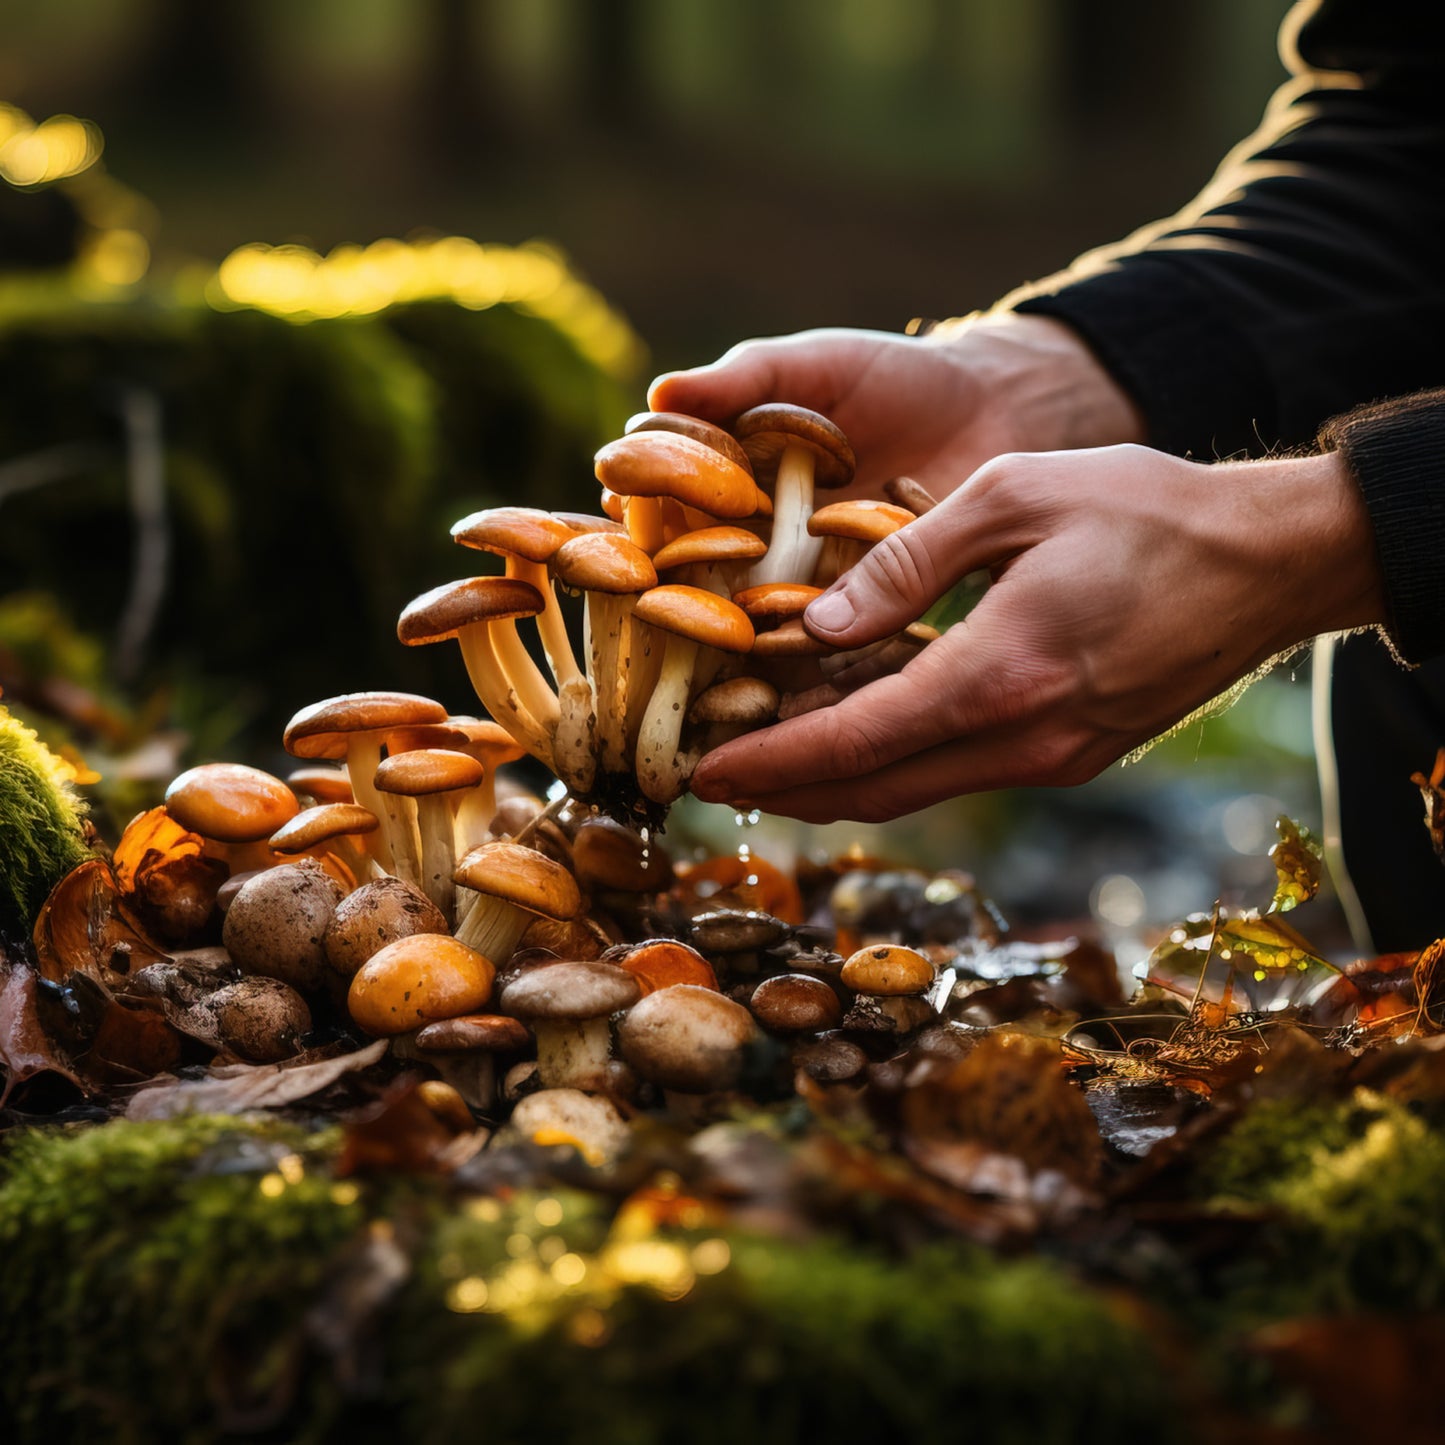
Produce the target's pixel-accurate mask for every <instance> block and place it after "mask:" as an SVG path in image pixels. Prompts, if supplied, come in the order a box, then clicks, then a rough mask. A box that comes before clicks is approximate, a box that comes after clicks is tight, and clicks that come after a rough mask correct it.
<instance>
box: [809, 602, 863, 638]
mask: <svg viewBox="0 0 1445 1445" xmlns="http://www.w3.org/2000/svg"><path fill="white" fill-rule="evenodd" d="M803 621H804V622H805V623H806V624H807V625H808V628H809V629H810V630H811V629H812V628H815V627H816V628H818V629H819V630H821V631H823V632H845V631H846V630H847V629H848V628H849V627H851V626H852V625H853V604H852V602H850V601H849V600H848V594H847V593H846V592H825V593H824V594H823V595H822V596H821V597H819V598H818V599H817V600H816V601H814V602H811V603H809V604H808V610H807V612H805V613H804V614H803Z"/></svg>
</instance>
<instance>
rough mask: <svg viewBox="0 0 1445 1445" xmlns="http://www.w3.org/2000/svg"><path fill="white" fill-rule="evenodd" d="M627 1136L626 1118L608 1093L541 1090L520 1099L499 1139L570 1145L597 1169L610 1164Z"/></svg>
mask: <svg viewBox="0 0 1445 1445" xmlns="http://www.w3.org/2000/svg"><path fill="white" fill-rule="evenodd" d="M628 1137H629V1131H628V1126H627V1120H626V1119H624V1118H623V1116H622V1114H621V1113H620V1112H619V1110H618V1108H617V1106H616V1105H615V1104H614V1103H613V1102H612V1101H611V1099H609V1098H607V1097H606V1096H604V1095H602V1094H589V1093H584V1092H583V1091H582V1090H581V1089H538V1090H537V1091H536V1092H535V1093H529V1094H526V1095H524V1096H523V1097H521V1098H519V1099H518V1100H517V1104H516V1107H515V1108H514V1109H513V1110H512V1117H511V1119H510V1120H508V1122H507V1126H506V1128H505V1129H503V1130H502V1131H501V1132H500V1133H499V1134H498V1136H497V1140H496V1142H497V1143H502V1144H505V1143H508V1142H510V1141H512V1140H522V1141H525V1142H528V1143H532V1144H540V1145H542V1146H544V1147H546V1146H556V1145H568V1146H570V1147H571V1148H573V1149H575V1150H577V1152H578V1153H579V1154H580V1155H581V1156H582V1158H583V1159H584V1160H586V1162H587V1163H588V1164H590V1165H592V1167H593V1168H594V1169H595V1168H601V1167H603V1166H605V1165H608V1164H611V1163H612V1162H613V1161H614V1160H615V1159H616V1158H617V1156H618V1155H619V1154H620V1153H621V1152H622V1150H623V1149H624V1148H625V1147H626V1145H627V1140H628Z"/></svg>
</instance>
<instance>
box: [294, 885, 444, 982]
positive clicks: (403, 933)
mask: <svg viewBox="0 0 1445 1445" xmlns="http://www.w3.org/2000/svg"><path fill="white" fill-rule="evenodd" d="M446 931H447V921H446V918H445V917H444V916H443V915H442V912H441V910H440V909H439V908H438V907H437V906H436V904H435V903H433V902H432V901H431V899H430V898H428V897H427V896H426V894H425V893H423V892H422V891H421V889H420V888H417V887H415V886H413V885H412V884H410V883H405V882H403V881H402V880H401V879H400V878H393V877H391V876H390V875H388V876H387V877H385V878H377V879H374V880H373V881H372V882H370V883H363V884H362V886H361V887H360V888H358V889H356V890H355V891H354V892H352V893H348V894H347V896H346V897H345V898H343V899H342V900H341V902H340V903H338V904H337V905H336V912H335V913H334V914H333V915H332V918H331V922H330V923H329V924H327V926H326V933H325V934H324V936H323V938H322V947H323V948H324V949H325V951H326V961H327V962H328V963H329V964H330V965H331V967H332V968H334V969H335V970H336V972H337V973H339V974H340V975H341V976H342V977H343V978H348V979H349V978H351V977H353V975H355V973H356V971H357V970H358V969H359V968H360V967H361V966H362V964H364V963H365V962H366V961H367V959H369V958H370V957H371V956H372V954H374V953H376V952H377V951H378V950H379V949H381V948H384V947H385V946H386V945H387V944H388V943H395V942H396V940H397V939H399V938H410V937H411V936H412V935H413V934H414V933H445V932H446Z"/></svg>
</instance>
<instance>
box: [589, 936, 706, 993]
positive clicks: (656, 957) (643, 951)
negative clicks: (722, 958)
mask: <svg viewBox="0 0 1445 1445" xmlns="http://www.w3.org/2000/svg"><path fill="white" fill-rule="evenodd" d="M607 960H608V961H609V962H612V963H615V964H616V965H617V967H618V968H621V969H625V970H626V971H627V972H628V973H630V974H631V975H632V976H633V977H634V978H635V979H636V980H637V986H638V988H639V990H640V991H641V994H642V997H644V998H646V997H647V995H648V994H650V993H656V992H657V990H658V989H660V988H676V987H677V986H678V985H679V984H683V983H690V984H696V985H697V986H698V987H699V988H710V989H714V990H716V989H717V987H718V981H717V974H715V973H714V972H713V967H712V964H710V963H709V962H708V961H707V959H705V958H704V957H703V956H702V954H700V953H699V952H698V951H697V949H695V948H692V947H690V946H689V945H688V944H686V943H680V942H678V940H677V939H675V938H649V939H645V940H643V942H641V943H633V944H624V945H623V946H622V947H621V948H614V949H609V950H608V952H607Z"/></svg>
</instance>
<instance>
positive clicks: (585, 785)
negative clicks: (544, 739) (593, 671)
mask: <svg viewBox="0 0 1445 1445" xmlns="http://www.w3.org/2000/svg"><path fill="white" fill-rule="evenodd" d="M557 705H558V718H557V730H556V732H555V733H554V734H553V737H552V744H553V747H552V755H553V771H554V772H556V774H557V776H558V777H559V778H561V779H562V781H563V782H564V783H566V784H567V787H568V789H569V790H570V791H572V792H574V793H578V794H583V793H587V792H588V791H590V789H591V787H592V782H593V779H594V778H595V777H596V775H597V750H596V746H595V744H594V742H593V735H594V731H595V728H596V719H597V704H596V702H595V700H594V698H593V693H592V684H591V683H590V682H589V681H588V680H587V679H586V678H585V677H582V676H580V675H579V676H577V677H569V678H568V679H567V681H566V682H564V683H563V684H562V685H561V687H560V688H559V689H558V696H557Z"/></svg>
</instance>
